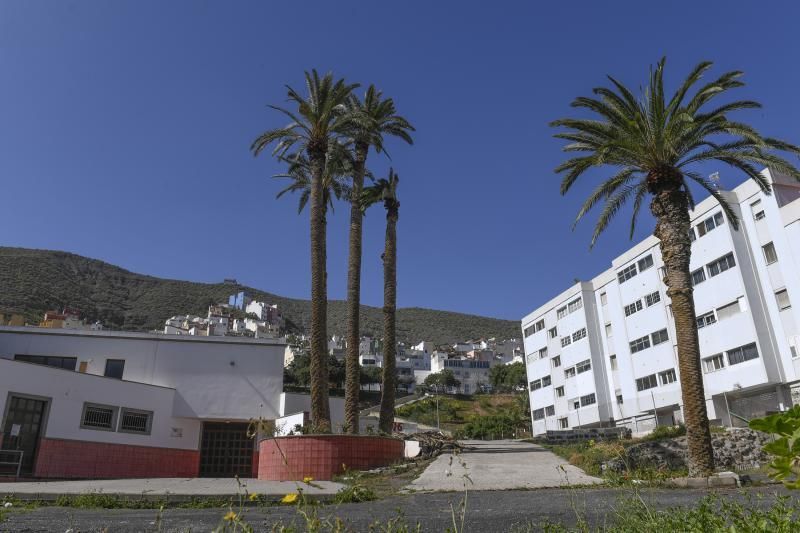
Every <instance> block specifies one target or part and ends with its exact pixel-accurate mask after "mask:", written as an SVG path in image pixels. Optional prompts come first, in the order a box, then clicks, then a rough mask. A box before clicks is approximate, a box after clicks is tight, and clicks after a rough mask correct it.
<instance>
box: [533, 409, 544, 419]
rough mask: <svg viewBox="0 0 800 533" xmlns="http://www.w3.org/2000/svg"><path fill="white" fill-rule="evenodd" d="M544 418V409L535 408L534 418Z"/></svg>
mask: <svg viewBox="0 0 800 533" xmlns="http://www.w3.org/2000/svg"><path fill="white" fill-rule="evenodd" d="M543 418H544V409H534V410H533V419H534V420H542V419H543Z"/></svg>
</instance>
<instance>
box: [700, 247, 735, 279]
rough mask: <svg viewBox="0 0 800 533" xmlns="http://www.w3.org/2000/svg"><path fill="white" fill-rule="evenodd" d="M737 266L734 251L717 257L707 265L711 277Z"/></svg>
mask: <svg viewBox="0 0 800 533" xmlns="http://www.w3.org/2000/svg"><path fill="white" fill-rule="evenodd" d="M735 266H736V260H735V259H734V258H733V253H729V254H727V255H724V256H722V257H720V258H719V259H717V260H716V261H712V262H711V263H709V264H707V265H706V268H708V275H709V277H712V278H713V277H714V276H717V275H719V274H722V273H723V272H725V271H726V270H729V269H731V268H733V267H735Z"/></svg>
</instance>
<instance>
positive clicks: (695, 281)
mask: <svg viewBox="0 0 800 533" xmlns="http://www.w3.org/2000/svg"><path fill="white" fill-rule="evenodd" d="M691 276H692V287H694V286H695V285H699V284H701V283H703V282H704V281H705V280H706V272H705V270H703V269H702V268H698V269H697V270H695V271H694V272H692V274H691Z"/></svg>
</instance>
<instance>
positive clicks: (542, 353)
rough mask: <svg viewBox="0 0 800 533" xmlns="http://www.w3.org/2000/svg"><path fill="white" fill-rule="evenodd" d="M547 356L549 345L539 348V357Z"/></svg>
mask: <svg viewBox="0 0 800 533" xmlns="http://www.w3.org/2000/svg"><path fill="white" fill-rule="evenodd" d="M545 357H547V346H545V347H544V348H540V349H539V359H544V358H545Z"/></svg>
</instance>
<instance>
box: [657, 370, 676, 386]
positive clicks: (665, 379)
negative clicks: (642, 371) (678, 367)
mask: <svg viewBox="0 0 800 533" xmlns="http://www.w3.org/2000/svg"><path fill="white" fill-rule="evenodd" d="M658 379H660V380H661V384H662V385H669V384H670V383H675V382H676V381H678V376H677V375H675V369H674V368H670V369H669V370H664V371H663V372H659V373H658Z"/></svg>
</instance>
